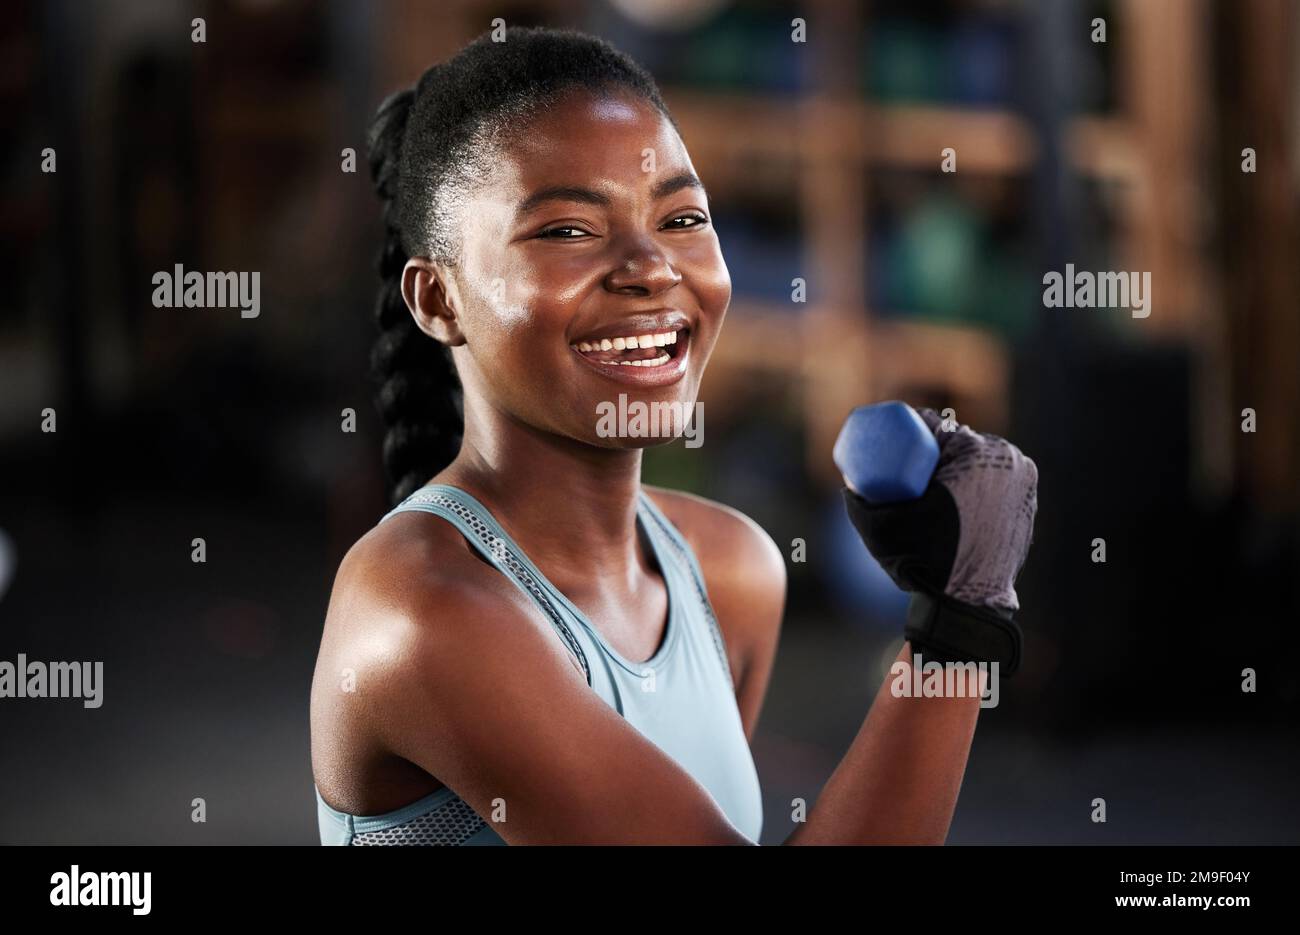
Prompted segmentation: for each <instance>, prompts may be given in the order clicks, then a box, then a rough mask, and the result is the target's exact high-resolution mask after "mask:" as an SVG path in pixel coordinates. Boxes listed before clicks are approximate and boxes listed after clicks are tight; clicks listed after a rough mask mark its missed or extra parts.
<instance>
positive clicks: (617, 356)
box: [404, 91, 731, 448]
mask: <svg viewBox="0 0 1300 935" xmlns="http://www.w3.org/2000/svg"><path fill="white" fill-rule="evenodd" d="M507 135H508V136H509V137H510V138H511V140H510V142H509V143H508V144H507V145H506V146H504V147H503V149H502V152H501V157H500V160H499V162H498V163H497V165H496V166H495V168H494V169H493V172H492V176H491V178H490V179H487V180H485V184H483V185H481V186H480V187H479V188H478V190H477V191H476V192H474V193H472V194H471V195H470V197H469V198H468V200H467V201H466V203H465V205H464V210H463V212H462V213H461V218H462V222H463V227H462V230H463V239H462V242H461V250H460V258H459V259H460V262H459V263H458V264H457V265H456V266H455V267H454V268H451V269H449V270H448V269H446V268H445V267H440V269H441V270H443V273H442V276H441V277H439V278H440V279H441V281H442V285H441V287H439V286H437V285H435V283H434V278H435V277H434V275H433V274H432V273H431V272H428V270H431V269H433V267H432V265H431V264H429V263H428V261H423V260H413V261H412V264H411V266H408V268H407V276H406V279H405V282H404V288H405V290H406V294H407V300H408V303H409V304H412V306H413V308H415V310H416V318H417V320H418V321H419V322H420V324H421V327H422V328H423V329H424V330H425V331H426V332H428V333H429V334H431V335H433V336H434V337H435V338H437V339H438V340H441V341H443V342H444V343H447V344H450V345H452V347H453V349H454V350H453V354H454V357H455V361H456V367H457V370H458V371H459V373H460V376H461V382H462V384H463V385H464V388H465V394H466V407H467V415H468V413H469V412H470V411H471V407H472V405H473V402H472V397H474V396H477V397H478V398H479V399H481V400H482V401H484V402H487V403H488V404H489V405H491V406H492V407H493V408H494V409H496V410H498V411H499V412H502V413H504V414H506V415H509V416H512V417H514V418H516V419H519V420H521V421H523V422H525V423H527V424H528V425H531V426H533V427H534V428H537V429H541V430H543V431H546V432H550V433H553V434H558V435H563V436H566V437H569V438H573V439H576V440H578V441H582V442H584V443H588V444H592V445H599V446H601V447H620V448H625V447H641V446H644V445H646V444H651V443H654V440H652V439H646V438H626V439H623V438H604V437H601V436H600V435H598V433H597V430H596V427H597V420H598V412H599V409H598V407H599V406H600V404H602V403H611V402H612V403H615V404H616V403H617V401H618V398H619V394H621V393H625V394H627V397H628V400H629V402H630V401H633V400H642V401H645V402H648V403H657V402H663V403H670V404H672V403H676V404H680V405H681V406H682V407H684V408H688V407H691V406H693V405H694V403H695V398H696V395H697V393H698V391H699V384H700V378H701V376H702V375H703V372H704V367H705V364H706V363H707V361H708V358H709V355H710V354H711V353H712V350H713V346H714V343H715V341H716V340H717V337H718V332H719V330H720V329H721V327H722V321H723V318H724V316H725V315H726V310H727V306H728V304H729V302H730V299H731V279H730V276H729V274H728V272H727V267H726V264H725V263H724V262H723V259H722V252H721V250H720V248H719V245H718V238H717V235H716V233H715V232H714V229H713V226H712V222H711V216H710V212H709V205H708V201H707V199H706V197H705V192H704V189H703V187H702V186H700V184H699V182H698V180H697V179H696V177H695V172H694V169H693V167H692V165H691V161H690V157H689V156H688V155H687V152H686V148H685V146H684V145H683V144H682V141H681V139H680V137H679V136H678V135H677V132H676V131H675V130H674V129H673V126H672V124H671V123H669V121H668V120H667V119H666V118H665V117H664V116H663V115H662V114H661V113H660V112H659V111H658V110H657V109H656V108H655V107H654V106H653V105H651V104H648V103H645V102H642V101H639V100H637V99H636V98H634V97H627V96H623V95H613V96H606V95H593V94H591V93H588V92H585V91H579V92H574V93H571V94H569V95H567V96H565V97H563V98H562V99H561V100H560V101H559V102H558V103H557V104H555V105H553V106H550V107H548V108H545V109H544V110H543V111H540V112H539V113H537V114H536V115H534V116H532V117H530V118H529V119H528V120H527V121H526V122H525V123H521V124H519V125H515V126H510V127H508V129H507ZM413 267H414V269H413ZM421 270H425V271H426V272H424V273H423V274H422V273H421V272H420V271H421ZM442 290H445V298H444V297H443V294H442ZM631 339H635V341H633V340H631ZM679 428H680V427H679ZM660 441H662V439H660Z"/></svg>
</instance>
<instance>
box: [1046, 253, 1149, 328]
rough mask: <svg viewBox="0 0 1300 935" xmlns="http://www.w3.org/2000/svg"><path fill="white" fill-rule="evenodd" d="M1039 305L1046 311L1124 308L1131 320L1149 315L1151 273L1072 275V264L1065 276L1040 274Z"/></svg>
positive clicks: (1084, 271)
mask: <svg viewBox="0 0 1300 935" xmlns="http://www.w3.org/2000/svg"><path fill="white" fill-rule="evenodd" d="M1043 286H1044V287H1045V288H1044V289H1043V305H1044V306H1045V307H1047V308H1127V309H1131V310H1132V312H1133V317H1134V318H1146V317H1147V316H1149V315H1150V314H1151V273H1150V272H1149V271H1148V272H1144V273H1136V272H1134V273H1126V272H1123V271H1120V272H1114V271H1102V272H1100V273H1093V272H1091V271H1089V270H1079V271H1078V272H1075V270H1074V264H1073V263H1066V264H1065V272H1064V273H1058V272H1056V271H1055V270H1051V271H1050V272H1047V273H1044V274H1043Z"/></svg>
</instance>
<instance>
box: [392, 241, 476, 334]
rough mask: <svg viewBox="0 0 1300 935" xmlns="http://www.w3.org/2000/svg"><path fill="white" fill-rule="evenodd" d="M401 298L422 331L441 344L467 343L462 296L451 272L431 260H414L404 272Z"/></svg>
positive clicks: (412, 258) (413, 258) (421, 258)
mask: <svg viewBox="0 0 1300 935" xmlns="http://www.w3.org/2000/svg"><path fill="white" fill-rule="evenodd" d="M402 298H403V299H405V300H406V307H407V308H409V309H410V310H411V317H412V318H414V319H415V323H416V325H417V326H419V329H420V330H421V331H423V332H424V333H425V334H427V335H428V336H429V337H431V338H433V339H434V340H435V341H437V342H439V343H440V344H445V345H447V346H448V347H458V346H460V345H462V344H464V343H465V335H464V334H463V333H462V332H461V329H460V294H459V290H458V289H457V288H456V281H455V280H454V279H453V278H452V275H451V269H450V268H449V267H447V266H446V265H445V264H442V263H438V262H435V261H434V260H430V259H429V258H428V257H422V256H417V257H411V259H409V260H407V261H406V268H405V269H403V270H402Z"/></svg>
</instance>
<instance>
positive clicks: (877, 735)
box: [785, 643, 982, 844]
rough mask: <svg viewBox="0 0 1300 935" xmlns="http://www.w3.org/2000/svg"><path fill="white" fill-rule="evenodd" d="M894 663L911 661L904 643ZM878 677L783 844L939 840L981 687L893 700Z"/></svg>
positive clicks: (960, 773)
mask: <svg viewBox="0 0 1300 935" xmlns="http://www.w3.org/2000/svg"><path fill="white" fill-rule="evenodd" d="M898 659H899V661H903V662H905V663H907V664H908V665H910V664H911V661H912V647H911V644H910V643H904V644H903V649H902V651H901V652H900V653H899V654H898ZM892 682H893V677H892V676H889V677H886V679H885V682H884V684H883V685H882V686H881V688H880V691H879V693H878V694H877V695H876V699H875V702H874V703H873V704H872V705H871V710H870V711H869V712H868V713H867V717H866V719H865V720H864V721H863V723H862V727H861V729H860V730H859V731H858V734H857V736H856V737H855V738H854V740H853V744H852V745H851V746H850V747H849V750H848V752H847V753H846V754H845V755H844V758H843V759H842V760H841V761H840V764H839V766H837V767H836V769H835V772H834V773H832V774H831V778H830V780H829V781H828V782H827V783H826V787H825V788H824V789H823V790H822V793H821V795H820V796H819V797H818V799H817V803H816V805H814V806H813V808H812V810H811V811H810V813H809V815H808V820H807V822H806V823H805V824H803V825H802V826H801V827H799V828H798V829H797V830H796V831H795V832H794V833H793V834H791V835H790V837H789V838H788V839H786V841H785V843H786V844H942V843H943V842H944V840H945V839H946V838H947V836H948V826H949V824H950V823H951V821H952V814H953V810H954V809H955V808H956V805H957V794H958V792H960V790H961V781H962V777H963V775H964V774H965V772H966V760H967V757H968V756H969V754H970V746H971V740H972V738H973V737H974V735H975V722H976V719H977V718H978V717H979V711H980V695H979V690H980V688H982V684H981V685H968V686H966V691H965V695H966V697H940V698H925V697H921V698H917V697H895V696H894V694H893V693H892V692H891V691H890V685H891V683H892Z"/></svg>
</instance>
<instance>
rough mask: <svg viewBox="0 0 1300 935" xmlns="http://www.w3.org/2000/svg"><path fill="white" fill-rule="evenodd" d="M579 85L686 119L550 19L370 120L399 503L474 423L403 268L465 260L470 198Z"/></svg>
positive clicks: (594, 45) (381, 387)
mask: <svg viewBox="0 0 1300 935" xmlns="http://www.w3.org/2000/svg"><path fill="white" fill-rule="evenodd" d="M574 89H585V90H588V91H622V92H630V93H631V94H632V95H634V96H636V97H638V98H640V99H641V100H643V101H646V102H647V103H649V104H651V105H653V106H654V107H656V108H657V109H658V110H659V112H660V113H662V114H663V115H664V116H665V117H666V118H667V119H668V121H669V122H670V123H671V124H672V125H673V126H674V128H676V123H675V121H673V119H672V116H671V115H670V114H669V113H668V108H667V106H666V105H665V104H664V102H663V99H662V98H661V97H660V94H659V90H658V88H657V87H656V86H655V82H654V79H653V78H652V77H651V76H650V75H649V74H648V73H647V72H646V71H645V70H644V69H643V68H641V66H639V65H638V64H636V63H635V62H634V61H633V60H632V59H630V58H629V57H627V56H626V55H624V54H623V53H622V52H619V51H617V50H616V49H615V48H614V47H613V46H611V45H610V44H609V43H607V42H605V41H604V40H602V39H599V38H596V37H595V36H590V35H587V34H585V33H581V32H577V31H574V30H560V29H543V28H514V29H509V30H507V31H506V36H505V41H503V42H494V41H492V38H491V34H490V33H484V34H483V35H481V36H479V37H478V38H477V39H475V40H474V41H473V42H471V43H470V44H469V45H467V46H466V47H465V48H464V49H462V50H461V51H460V52H459V53H458V54H457V55H456V56H455V57H454V58H452V59H451V60H449V61H447V62H444V63H440V64H436V65H433V66H432V67H430V68H429V69H428V70H427V71H426V72H424V74H423V75H421V76H420V78H419V80H418V81H417V82H416V84H415V86H414V87H412V88H405V89H403V90H400V91H398V92H396V93H395V94H392V95H390V96H389V97H388V98H386V99H385V100H384V102H383V103H382V104H380V105H379V109H378V111H377V112H376V114H375V117H374V120H373V121H372V123H371V125H370V130H369V133H368V136H367V143H368V155H369V162H370V174H371V178H372V179H373V180H374V185H375V192H376V193H377V194H378V196H379V199H380V201H381V203H382V206H383V208H382V214H383V224H384V242H383V247H382V249H381V250H380V252H379V258H378V264H377V265H378V270H379V276H380V279H381V280H382V283H381V285H380V288H379V296H378V300H377V301H376V303H375V320H376V323H377V324H378V326H379V334H378V336H377V338H376V340H375V344H374V347H373V349H372V351H371V358H370V365H371V374H372V378H373V380H374V382H375V385H376V407H377V408H378V410H379V414H380V416H381V417H382V419H383V421H384V426H385V433H384V445H383V458H384V468H385V472H386V474H387V477H388V485H389V486H388V493H389V498H390V500H391V502H392V503H393V504H397V503H399V502H400V501H401V500H403V499H404V498H406V497H407V496H409V495H410V494H411V493H413V492H414V491H415V490H417V489H418V488H419V487H421V486H423V485H424V483H425V482H427V481H428V479H429V478H430V477H432V476H433V475H434V474H436V473H438V472H439V471H440V470H442V469H443V468H444V467H446V466H447V465H448V464H450V463H451V461H452V459H453V458H455V456H456V453H457V452H458V451H459V449H460V441H461V435H462V433H463V431H464V423H463V418H464V416H463V412H464V404H463V399H462V396H461V386H460V381H459V379H458V377H457V375H456V369H455V366H454V364H453V363H452V357H451V351H450V349H449V348H447V347H445V346H444V345H442V344H440V343H439V342H437V341H435V340H434V339H433V338H431V337H429V336H428V335H427V334H425V333H424V332H423V331H421V330H420V329H419V327H417V326H416V324H415V320H414V317H413V316H412V315H411V313H410V311H409V310H408V309H407V306H406V301H405V300H404V299H403V298H402V271H403V269H404V268H405V266H406V262H407V260H408V259H409V258H410V257H412V256H424V257H429V258H430V259H433V260H437V261H441V262H443V263H445V264H447V265H448V266H455V265H456V264H457V263H458V262H459V260H460V243H459V241H458V237H457V233H458V231H459V229H460V208H462V207H463V205H464V203H465V200H466V197H467V195H468V194H469V193H470V192H471V191H472V190H473V188H474V187H475V186H476V185H479V184H481V183H482V182H484V181H485V180H486V179H487V178H488V177H489V175H490V172H491V169H492V161H493V157H494V155H495V154H496V153H497V152H498V151H499V147H500V146H501V144H502V141H503V139H504V135H505V133H506V131H508V130H517V129H518V127H519V124H520V123H521V122H522V121H524V120H526V119H527V118H528V116H529V115H530V114H533V113H536V112H537V111H538V110H540V109H542V108H544V107H545V106H546V105H548V104H551V103H553V102H554V101H555V100H557V99H558V98H559V97H560V96H561V95H562V94H563V93H565V92H568V91H572V90H574Z"/></svg>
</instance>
